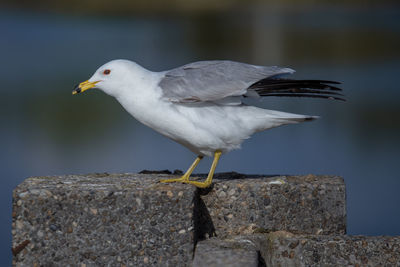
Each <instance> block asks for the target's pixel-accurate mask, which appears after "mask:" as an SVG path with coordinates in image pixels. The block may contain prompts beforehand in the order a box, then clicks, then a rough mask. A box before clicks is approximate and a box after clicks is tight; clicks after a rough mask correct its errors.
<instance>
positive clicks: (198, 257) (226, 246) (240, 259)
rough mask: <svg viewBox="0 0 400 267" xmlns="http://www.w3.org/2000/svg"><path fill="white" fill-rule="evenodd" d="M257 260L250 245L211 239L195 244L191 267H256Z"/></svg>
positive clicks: (256, 255)
mask: <svg viewBox="0 0 400 267" xmlns="http://www.w3.org/2000/svg"><path fill="white" fill-rule="evenodd" d="M258 258H259V257H258V251H257V248H256V247H255V246H253V245H251V244H250V245H249V244H242V243H240V242H238V241H232V240H220V239H216V238H212V239H208V240H204V241H201V242H199V243H198V244H197V246H196V253H195V256H194V260H193V267H220V266H231V267H257V266H259V259H258Z"/></svg>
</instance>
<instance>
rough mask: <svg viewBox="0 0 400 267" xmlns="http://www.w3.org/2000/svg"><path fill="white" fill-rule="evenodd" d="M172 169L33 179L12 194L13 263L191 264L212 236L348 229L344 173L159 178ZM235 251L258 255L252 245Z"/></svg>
mask: <svg viewBox="0 0 400 267" xmlns="http://www.w3.org/2000/svg"><path fill="white" fill-rule="evenodd" d="M165 173H168V172H164V171H163V172H161V173H157V174H152V173H151V172H149V171H147V172H146V173H145V174H107V173H103V174H87V175H65V176H51V177H32V178H28V179H26V180H25V181H24V182H22V183H21V184H20V185H19V186H17V187H16V188H15V190H14V192H13V213H12V218H13V221H12V236H13V243H12V247H13V253H14V258H13V264H14V265H16V266H76V265H77V264H81V266H85V265H86V266H107V265H108V266H143V265H144V266H145V265H158V266H187V265H190V264H191V262H192V259H193V256H194V254H193V251H194V249H195V248H196V245H197V247H198V248H199V250H198V251H202V248H204V249H205V247H203V246H204V245H202V244H205V243H202V242H205V240H207V239H209V238H212V237H218V238H219V240H223V239H224V240H227V239H232V238H233V237H234V236H236V235H254V236H259V235H261V236H263V234H265V233H269V232H271V231H276V230H285V231H290V232H292V233H296V234H314V235H323V234H335V235H342V234H344V233H345V229H346V209H345V200H346V197H345V185H344V182H343V179H342V178H340V177H336V176H315V175H307V176H263V175H243V174H238V173H220V174H216V179H215V180H214V183H213V185H212V187H210V188H208V189H197V188H195V187H193V186H191V185H187V184H180V183H173V184H163V183H159V182H158V181H159V180H160V179H163V178H164V179H165V178H170V177H172V176H171V175H169V174H165ZM199 176H201V175H199ZM210 242H211V241H210ZM213 242H214V241H213ZM221 242H222V241H221ZM224 242H227V241H224ZM257 242H258V241H257ZM263 242H264V241H260V242H259V243H258V244H264V243H265V242H264V243H263ZM210 244H211V243H210ZM210 244H209V245H210ZM213 244H214V243H213ZM214 246H215V248H219V250H220V251H224V249H223V246H226V244H225V245H222V247H221V246H218V245H217V244H214ZM204 249H203V251H204ZM228 250H229V249H228ZM259 250H260V251H261V248H260V249H259ZM230 251H232V250H230ZM256 251H257V250H256ZM234 252H235V253H236V254H240V253H244V254H246V253H247V254H249V255H250V256H249V257H250V258H251V259H254V257H253V256H254V253H255V252H254V250H252V249H250V248H248V247H247V248H243V247H242V248H240V249H239V250H235V251H234ZM239 252H240V253H239ZM221 253H225V252H221ZM244 254H243V255H244ZM196 257H197V255H196ZM200 258H201V257H200V256H198V259H200ZM243 258H244V256H243ZM259 260H260V259H259ZM198 262H199V261H197V263H198ZM197 263H196V264H197Z"/></svg>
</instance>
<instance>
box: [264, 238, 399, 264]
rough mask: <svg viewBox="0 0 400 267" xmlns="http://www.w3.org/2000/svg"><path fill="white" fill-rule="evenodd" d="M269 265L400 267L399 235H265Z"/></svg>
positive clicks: (265, 248)
mask: <svg viewBox="0 0 400 267" xmlns="http://www.w3.org/2000/svg"><path fill="white" fill-rule="evenodd" d="M265 241H266V242H267V243H266V244H264V245H263V248H262V251H261V254H262V255H263V258H264V259H265V261H266V264H267V266H282V267H283V266H400V237H399V236H396V237H394V236H345V235H342V236H340V235H338V236H324V235H318V236H316V235H310V236H307V235H293V234H290V233H285V232H282V231H280V232H275V233H270V234H267V235H266V240H265Z"/></svg>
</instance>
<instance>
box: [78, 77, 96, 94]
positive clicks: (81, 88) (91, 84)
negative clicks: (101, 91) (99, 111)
mask: <svg viewBox="0 0 400 267" xmlns="http://www.w3.org/2000/svg"><path fill="white" fill-rule="evenodd" d="M98 82H99V81H95V82H89V80H88V81H84V82H81V83H80V84H78V85H77V86H75V88H74V90H73V91H72V94H73V95H75V94H79V93H82V92H84V91H86V90H88V89H90V88H93V87H95V86H96V84H97V83H98Z"/></svg>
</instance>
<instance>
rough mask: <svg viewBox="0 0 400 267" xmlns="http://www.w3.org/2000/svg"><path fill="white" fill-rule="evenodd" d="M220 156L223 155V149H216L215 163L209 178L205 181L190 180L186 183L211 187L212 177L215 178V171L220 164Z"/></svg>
mask: <svg viewBox="0 0 400 267" xmlns="http://www.w3.org/2000/svg"><path fill="white" fill-rule="evenodd" d="M220 157H221V151H219V150H217V151H215V153H214V160H213V163H212V165H211V169H210V172H209V173H208V176H207V179H206V180H205V181H204V182H197V181H189V180H188V181H186V183H188V184H192V185H195V186H197V187H200V188H206V187H209V186H210V185H211V182H212V178H213V176H214V172H215V168H216V167H217V164H218V161H219V158H220Z"/></svg>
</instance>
